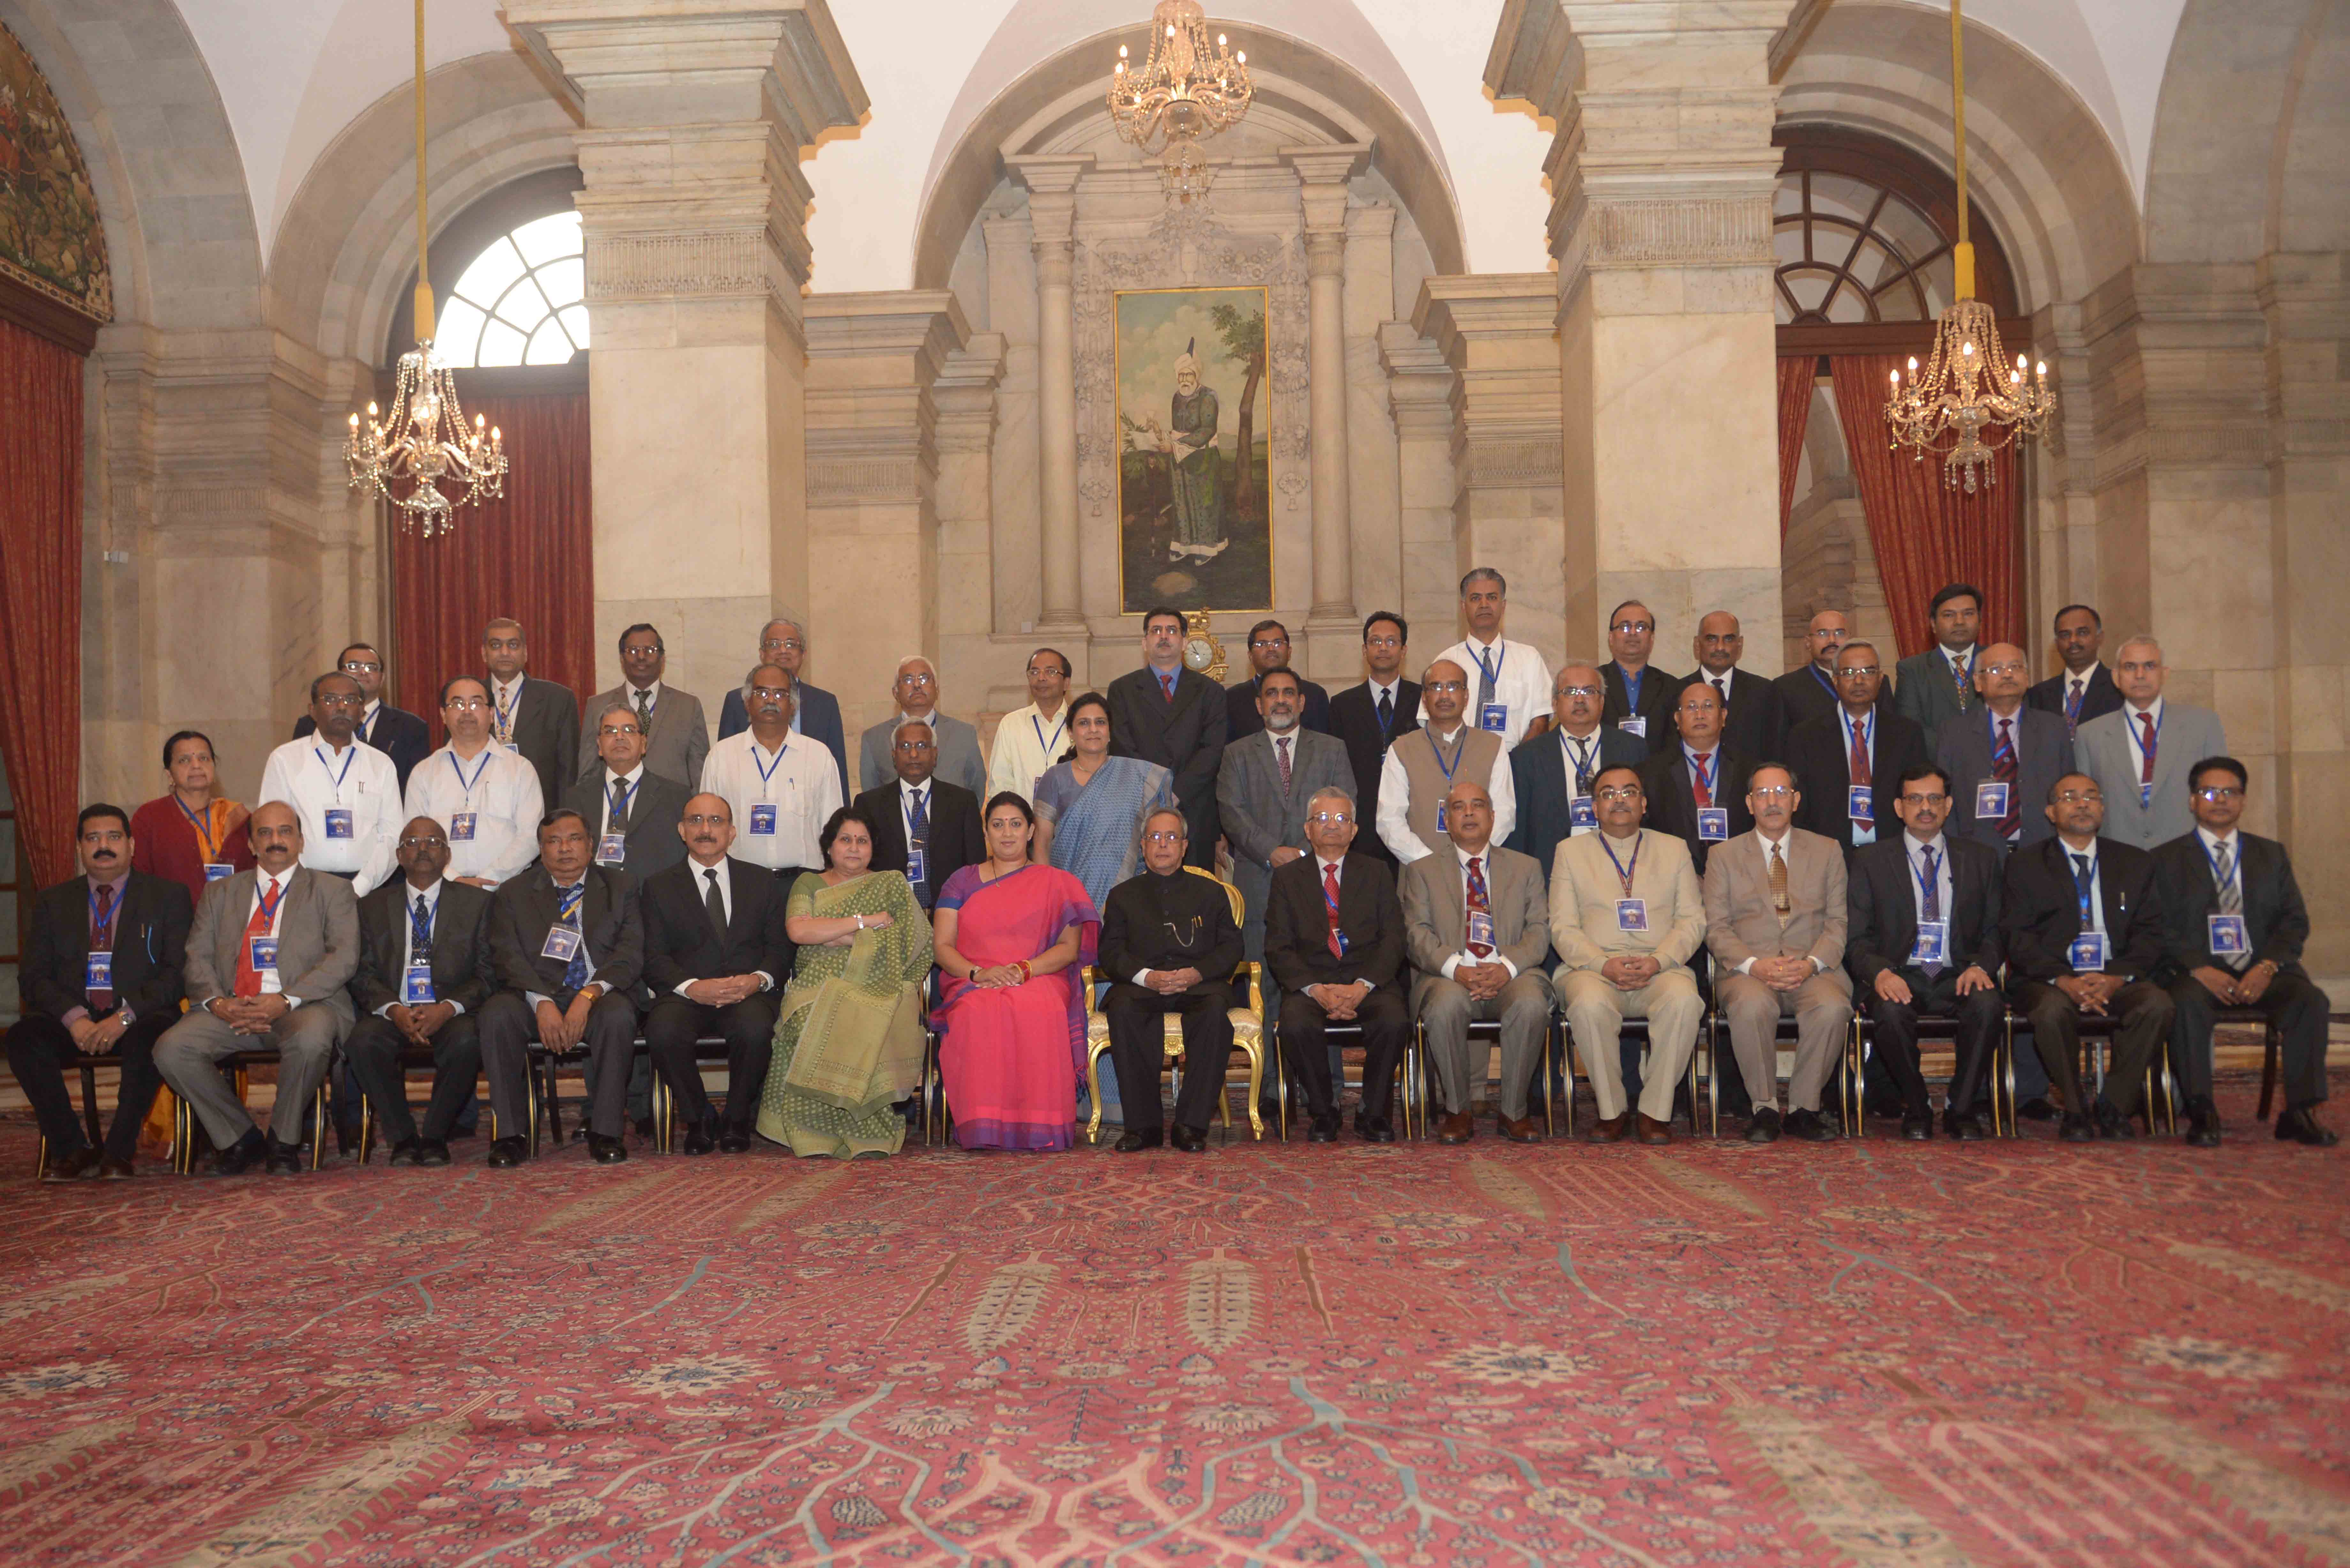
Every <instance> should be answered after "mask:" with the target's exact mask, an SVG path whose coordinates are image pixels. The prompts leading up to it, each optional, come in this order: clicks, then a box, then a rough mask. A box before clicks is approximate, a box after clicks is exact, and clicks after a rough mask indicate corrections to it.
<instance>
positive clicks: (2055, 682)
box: [2023, 662, 2122, 724]
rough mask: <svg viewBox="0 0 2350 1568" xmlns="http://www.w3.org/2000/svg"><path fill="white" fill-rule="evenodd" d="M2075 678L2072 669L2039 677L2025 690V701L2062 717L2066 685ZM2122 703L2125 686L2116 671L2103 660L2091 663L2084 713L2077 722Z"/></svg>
mask: <svg viewBox="0 0 2350 1568" xmlns="http://www.w3.org/2000/svg"><path fill="white" fill-rule="evenodd" d="M2072 679H2073V677H2072V674H2071V672H2070V671H2066V672H2065V673H2064V674H2061V675H2052V676H2050V677H2049V678H2048V679H2047V680H2043V681H2040V682H2039V683H2038V684H2036V685H2034V686H2033V688H2032V690H2031V691H2026V692H2025V693H2024V694H2023V701H2024V705H2025V706H2026V707H2031V708H2037V709H2039V710H2040V711H2042V712H2043V713H2054V714H2055V715H2056V716H2057V717H2058V718H2059V719H2061V718H2063V717H2064V688H2065V687H2066V686H2067V685H2068V684H2070V683H2071V681H2072ZM2121 705H2122V689H2121V688H2120V687H2118V686H2116V685H2115V684H2114V672H2113V671H2112V670H2107V669H2106V667H2105V665H2104V664H2103V663H2102V662H2100V663H2096V664H2093V665H2091V666H2090V667H2089V686H2088V690H2087V691H2083V692H2082V693H2081V716H2080V718H2079V719H2078V720H2077V721H2075V722H2076V724H2085V723H2087V722H2089V721H2090V720H2092V719H2102V718H2104V717H2105V716H2106V714H2108V713H2111V712H2113V711H2115V710H2116V709H2118V708H2119V707H2120V706H2121Z"/></svg>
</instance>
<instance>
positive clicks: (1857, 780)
mask: <svg viewBox="0 0 2350 1568" xmlns="http://www.w3.org/2000/svg"><path fill="white" fill-rule="evenodd" d="M1845 727H1846V729H1849V730H1850V731H1851V732H1852V763H1851V772H1852V786H1853V787H1854V788H1855V789H1860V788H1862V787H1864V786H1866V785H1869V784H1875V783H1876V782H1877V781H1876V780H1875V779H1873V778H1871V777H1870V776H1869V769H1868V732H1867V731H1866V729H1864V728H1863V727H1862V726H1860V725H1858V724H1855V723H1852V722H1850V721H1849V720H1847V721H1846V726H1845Z"/></svg>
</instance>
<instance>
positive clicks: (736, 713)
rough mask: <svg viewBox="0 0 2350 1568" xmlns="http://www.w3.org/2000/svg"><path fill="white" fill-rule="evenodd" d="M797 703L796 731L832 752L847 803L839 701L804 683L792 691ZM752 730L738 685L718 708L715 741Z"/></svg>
mask: <svg viewBox="0 0 2350 1568" xmlns="http://www.w3.org/2000/svg"><path fill="white" fill-rule="evenodd" d="M792 691H793V694H794V695H795V697H796V698H797V699H798V701H799V709H798V713H799V732H800V733H801V734H803V735H806V737H807V738H808V739H809V740H811V741H815V742H817V743H819V744H821V745H822V746H823V747H824V749H825V750H827V751H828V752H830V753H832V760H833V762H834V763H836V764H837V766H838V767H839V769H840V798H841V799H843V800H847V798H848V797H849V796H850V795H851V794H854V793H856V792H854V791H853V790H851V789H850V788H849V787H848V741H847V735H846V733H845V732H843V731H842V729H841V727H840V699H839V698H837V697H836V696H834V695H833V694H832V693H831V692H829V691H826V690H825V689H824V688H823V687H821V686H811V685H809V684H808V683H807V682H806V681H805V680H803V681H801V682H799V683H798V684H797V685H795V686H794V687H793V688H792ZM750 727H751V712H750V710H749V709H747V708H745V707H743V689H742V688H741V687H739V686H737V687H736V688H734V690H733V691H729V692H728V693H726V701H723V702H722V703H720V704H719V705H718V738H719V739H720V740H722V741H723V740H724V739H725V738H726V737H727V736H729V735H739V734H741V733H742V732H743V731H745V730H747V729H749V728H750ZM693 776H694V777H695V778H697V779H698V778H700V777H701V776H702V775H701V774H698V773H697V774H694V775H693Z"/></svg>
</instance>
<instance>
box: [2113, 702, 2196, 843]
mask: <svg viewBox="0 0 2350 1568" xmlns="http://www.w3.org/2000/svg"><path fill="white" fill-rule="evenodd" d="M2144 717H2146V715H2145V714H2144V713H2143V712H2138V711H2133V710H2131V709H2129V708H2127V707H2125V708H2124V709H2123V710H2122V720H2123V723H2122V728H2123V729H2124V730H2126V731H2127V732H2128V733H2129V738H2130V741H2131V742H2132V744H2133V745H2134V746H2135V747H2136V748H2137V753H2138V754H2139V755H2140V756H2141V757H2143V758H2144V759H2145V760H2146V763H2147V768H2148V770H2149V771H2151V770H2152V768H2153V765H2154V762H2155V759H2156V758H2157V757H2158V756H2160V755H2161V754H2162V727H2163V726H2164V725H2165V724H2168V723H2169V722H2170V704H2168V702H2166V703H2164V704H2163V705H2162V717H2161V718H2159V719H2157V720H2156V721H2155V722H2154V744H2152V745H2150V746H2149V745H2147V743H2146V732H2145V731H2144V730H2142V729H2141V728H2140V727H2139V726H2138V723H2137V721H2138V720H2140V719H2143V718H2144ZM2198 836H2200V835H2198Z"/></svg>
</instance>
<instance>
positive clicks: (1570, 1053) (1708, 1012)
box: [1557, 995, 1713, 1137]
mask: <svg viewBox="0 0 2350 1568" xmlns="http://www.w3.org/2000/svg"><path fill="white" fill-rule="evenodd" d="M1557 1018H1558V1027H1559V1033H1560V1038H1561V1039H1562V1040H1563V1041H1565V1042H1566V1044H1567V1047H1568V1048H1567V1049H1566V1052H1565V1064H1566V1093H1565V1100H1566V1136H1567V1137H1574V1136H1575V1079H1576V1071H1575V1069H1576V1067H1577V1066H1578V1065H1579V1064H1583V1063H1584V1057H1583V1047H1582V1045H1581V1044H1580V1043H1579V1042H1576V1041H1575V1039H1574V1033H1575V1032H1574V1030H1573V1029H1571V1028H1570V1027H1569V1026H1568V1024H1567V1022H1566V1013H1565V1009H1559V1010H1557ZM1648 1022H1649V1021H1648V1019H1645V1018H1626V1019H1623V1020H1620V1021H1619V1023H1620V1027H1619V1028H1618V1030H1617V1034H1616V1037H1615V1038H1614V1039H1612V1040H1610V1041H1608V1042H1607V1044H1610V1045H1617V1046H1618V1047H1619V1048H1620V1044H1621V1042H1622V1040H1623V1037H1624V1036H1625V1035H1627V1034H1633V1035H1638V1037H1639V1039H1640V1041H1641V1043H1642V1044H1644V1045H1646V1044H1652V1041H1651V1039H1650V1035H1649V1027H1648ZM1712 1027H1713V1001H1712V998H1711V995H1708V997H1707V999H1706V1004H1705V1013H1704V1015H1703V1016H1702V1017H1700V1019H1699V1020H1698V1025H1697V1037H1698V1041H1699V1043H1700V1044H1703V1042H1704V1041H1705V1039H1706V1037H1707V1034H1708V1033H1709V1031H1711V1029H1712ZM1697 1058H1698V1053H1697V1052H1696V1051H1695V1050H1692V1051H1690V1059H1689V1065H1688V1067H1686V1068H1685V1069H1683V1071H1682V1074H1681V1081H1682V1083H1683V1084H1684V1085H1687V1086H1688V1089H1689V1097H1690V1137H1696V1136H1697V1132H1698V1125H1697V1091H1698V1073H1697ZM1710 1065H1711V1064H1709V1066H1710ZM1581 1076H1582V1078H1583V1081H1584V1082H1586V1083H1588V1082H1589V1081H1590V1079H1591V1070H1590V1068H1589V1066H1588V1065H1587V1064H1586V1065H1583V1071H1582V1074H1581Z"/></svg>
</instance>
